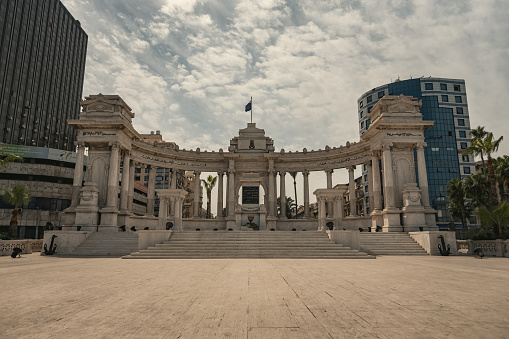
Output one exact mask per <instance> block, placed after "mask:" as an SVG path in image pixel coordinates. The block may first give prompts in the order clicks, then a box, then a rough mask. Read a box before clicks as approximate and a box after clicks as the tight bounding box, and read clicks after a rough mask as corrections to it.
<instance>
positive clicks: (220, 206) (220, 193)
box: [217, 171, 224, 219]
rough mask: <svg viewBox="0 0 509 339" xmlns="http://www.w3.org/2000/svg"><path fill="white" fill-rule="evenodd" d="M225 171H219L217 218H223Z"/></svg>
mask: <svg viewBox="0 0 509 339" xmlns="http://www.w3.org/2000/svg"><path fill="white" fill-rule="evenodd" d="M223 175H224V172H223V171H218V172H217V178H218V180H217V218H218V219H223V218H224V217H223Z"/></svg>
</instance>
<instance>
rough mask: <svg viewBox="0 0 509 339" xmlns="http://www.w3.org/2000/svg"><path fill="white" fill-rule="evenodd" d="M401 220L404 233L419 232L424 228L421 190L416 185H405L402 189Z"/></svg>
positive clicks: (424, 219)
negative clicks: (420, 228)
mask: <svg viewBox="0 0 509 339" xmlns="http://www.w3.org/2000/svg"><path fill="white" fill-rule="evenodd" d="M401 212H402V220H403V227H404V231H405V232H416V231H419V227H422V228H423V229H424V227H425V226H426V218H425V214H424V207H423V206H422V205H421V190H420V189H419V188H418V187H417V184H416V183H408V184H405V186H404V189H403V208H402V209H401Z"/></svg>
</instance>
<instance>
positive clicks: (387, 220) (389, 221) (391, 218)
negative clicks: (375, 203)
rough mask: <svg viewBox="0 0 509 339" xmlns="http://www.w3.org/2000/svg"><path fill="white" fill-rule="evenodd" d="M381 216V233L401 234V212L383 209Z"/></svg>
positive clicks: (394, 209) (395, 209)
mask: <svg viewBox="0 0 509 339" xmlns="http://www.w3.org/2000/svg"><path fill="white" fill-rule="evenodd" d="M382 216H383V221H384V223H383V224H384V225H383V231H384V232H403V228H402V227H401V211H400V210H399V209H397V208H390V209H384V210H383V211H382Z"/></svg>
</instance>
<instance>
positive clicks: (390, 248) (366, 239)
mask: <svg viewBox="0 0 509 339" xmlns="http://www.w3.org/2000/svg"><path fill="white" fill-rule="evenodd" d="M359 241H360V247H361V250H362V251H365V252H367V253H369V254H373V255H428V254H427V253H426V251H425V250H424V249H423V248H422V247H421V246H420V245H419V244H418V243H417V242H416V241H415V240H414V239H412V237H410V236H409V235H408V234H407V233H376V232H372V233H361V234H360V238H359Z"/></svg>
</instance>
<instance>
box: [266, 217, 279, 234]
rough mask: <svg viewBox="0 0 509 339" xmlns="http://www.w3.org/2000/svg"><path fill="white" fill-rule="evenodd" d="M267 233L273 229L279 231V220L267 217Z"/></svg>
mask: <svg viewBox="0 0 509 339" xmlns="http://www.w3.org/2000/svg"><path fill="white" fill-rule="evenodd" d="M265 225H266V229H267V231H270V230H271V229H274V230H277V226H276V225H277V218H276V217H267V219H266V221H265Z"/></svg>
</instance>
